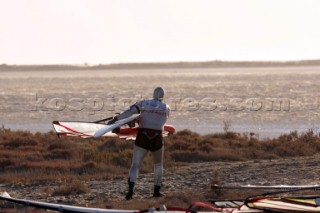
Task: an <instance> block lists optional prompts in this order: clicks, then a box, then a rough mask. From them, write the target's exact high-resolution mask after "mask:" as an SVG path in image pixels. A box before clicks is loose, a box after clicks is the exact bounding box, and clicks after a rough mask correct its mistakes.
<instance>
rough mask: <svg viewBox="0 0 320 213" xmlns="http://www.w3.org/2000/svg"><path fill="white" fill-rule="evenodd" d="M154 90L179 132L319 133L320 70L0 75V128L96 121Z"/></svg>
mask: <svg viewBox="0 0 320 213" xmlns="http://www.w3.org/2000/svg"><path fill="white" fill-rule="evenodd" d="M158 85H161V86H163V87H164V88H165V89H166V99H165V101H166V102H167V103H168V104H169V105H170V107H171V109H172V112H171V115H170V120H169V121H168V123H169V124H173V125H175V126H176V128H177V130H181V129H185V128H188V129H191V130H193V131H196V132H199V133H200V134H208V133H214V132H222V131H224V128H226V126H227V124H231V126H230V127H229V128H228V130H231V131H237V132H246V133H249V132H254V133H256V134H258V135H259V137H260V138H265V137H275V136H278V135H280V134H282V133H288V132H290V131H293V130H298V131H306V130H308V129H310V128H312V129H314V130H315V131H318V127H319V123H320V122H319V113H320V110H319V97H320V90H319V85H320V67H273V68H223V69H222V68H221V69H220V68H215V69H151V70H147V69H144V70H135V69H133V70H88V71H45V70H44V71H33V72H26V71H15V72H13V71H10V72H0V117H1V120H0V125H1V124H2V125H4V126H5V127H6V128H11V129H14V130H16V129H22V130H30V131H32V132H36V131H40V132H46V131H49V130H51V129H52V126H51V123H52V121H53V120H85V121H94V120H99V119H102V118H105V117H109V116H112V115H113V114H114V113H117V112H121V111H123V110H124V109H126V108H127V107H128V106H129V105H130V104H133V103H135V102H136V101H138V100H140V99H143V98H149V97H151V95H152V92H153V88H154V87H156V86H158Z"/></svg>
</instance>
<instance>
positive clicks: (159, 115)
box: [108, 87, 170, 200]
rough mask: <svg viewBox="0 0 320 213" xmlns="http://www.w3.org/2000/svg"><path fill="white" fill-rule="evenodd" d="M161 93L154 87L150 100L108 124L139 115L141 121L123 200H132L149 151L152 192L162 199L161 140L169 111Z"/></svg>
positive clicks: (131, 107)
mask: <svg viewBox="0 0 320 213" xmlns="http://www.w3.org/2000/svg"><path fill="white" fill-rule="evenodd" d="M164 93H165V92H164V89H163V88H162V87H157V88H155V89H154V92H153V99H149V100H142V101H140V102H137V103H135V104H134V105H132V106H130V107H129V109H128V110H126V111H124V112H123V113H121V114H120V115H117V116H115V117H114V118H113V119H112V120H110V121H109V122H108V125H109V124H113V123H114V122H116V121H118V120H122V119H125V118H128V117H130V116H131V115H133V114H138V113H140V121H139V128H138V133H137V137H136V140H135V144H134V149H133V158H132V164H131V168H130V171H129V178H128V184H129V190H128V193H127V194H126V197H125V198H126V199H127V200H130V199H132V196H133V189H134V185H135V182H136V180H137V177H138V173H139V168H140V165H141V163H142V161H143V158H144V157H145V156H146V154H147V153H148V151H150V152H151V153H152V156H153V160H154V191H153V197H162V196H164V195H163V194H162V193H160V189H161V184H162V176H163V152H164V146H163V138H162V130H163V126H164V125H165V123H166V121H167V119H168V117H169V113H170V107H169V106H168V105H167V104H165V103H164V102H163V97H164Z"/></svg>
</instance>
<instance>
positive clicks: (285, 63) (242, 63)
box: [0, 60, 320, 71]
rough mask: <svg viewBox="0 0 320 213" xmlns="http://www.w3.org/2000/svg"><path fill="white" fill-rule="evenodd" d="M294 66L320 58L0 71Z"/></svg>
mask: <svg viewBox="0 0 320 213" xmlns="http://www.w3.org/2000/svg"><path fill="white" fill-rule="evenodd" d="M288 66H290V67H294V66H320V60H299V61H219V60H215V61H204V62H159V63H158V62H157V63H117V64H99V65H87V64H83V65H68V64H60V65H59V64H54V65H50V64H48V65H7V64H1V65H0V71H43V70H46V71H54V70H107V69H109V70H110V69H172V68H177V69H178V68H237V67H288Z"/></svg>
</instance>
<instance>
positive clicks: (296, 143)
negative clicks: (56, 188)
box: [0, 129, 320, 183]
mask: <svg viewBox="0 0 320 213" xmlns="http://www.w3.org/2000/svg"><path fill="white" fill-rule="evenodd" d="M132 146H133V142H132V141H125V140H121V139H117V138H111V139H81V138H73V137H65V138H62V139H58V138H57V137H56V135H55V134H54V133H53V132H49V133H36V134H32V133H29V132H24V131H11V130H8V129H3V130H2V131H1V132H0V181H1V182H4V183H21V182H22V183H25V182H38V181H58V182H63V181H65V180H68V179H78V180H81V181H85V180H93V179H95V180H106V179H112V178H115V177H123V176H124V175H126V174H127V170H128V168H129V167H130V164H131V158H132ZM165 147H166V152H165V165H166V168H167V169H170V167H175V166H176V165H178V164H181V163H191V162H204V161H245V160H257V159H277V158H285V157H295V156H310V155H313V154H316V153H317V152H319V151H320V137H319V135H318V134H316V133H315V132H314V131H313V130H309V131H307V132H305V133H300V134H299V133H297V132H292V133H290V134H287V135H282V136H280V137H278V138H276V139H269V140H263V141H259V140H257V139H256V138H252V137H250V136H248V135H246V134H238V133H234V132H229V131H228V132H225V133H219V134H210V135H199V134H197V133H194V132H191V131H190V130H183V131H179V132H178V133H177V134H175V135H172V136H170V137H167V138H166V139H165ZM147 158H150V156H147ZM150 162H151V163H152V160H151V159H150V161H148V160H146V161H144V164H143V167H142V170H141V172H144V171H150V170H152V166H153V165H152V164H151V163H150Z"/></svg>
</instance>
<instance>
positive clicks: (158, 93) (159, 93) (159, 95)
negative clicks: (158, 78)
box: [153, 87, 164, 101]
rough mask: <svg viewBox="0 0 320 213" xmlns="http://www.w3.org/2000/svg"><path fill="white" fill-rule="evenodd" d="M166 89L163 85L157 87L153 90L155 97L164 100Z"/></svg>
mask: <svg viewBox="0 0 320 213" xmlns="http://www.w3.org/2000/svg"><path fill="white" fill-rule="evenodd" d="M163 96H164V89H163V88H162V87H156V88H155V89H154V91H153V98H154V99H156V100H159V101H162V100H163Z"/></svg>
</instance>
